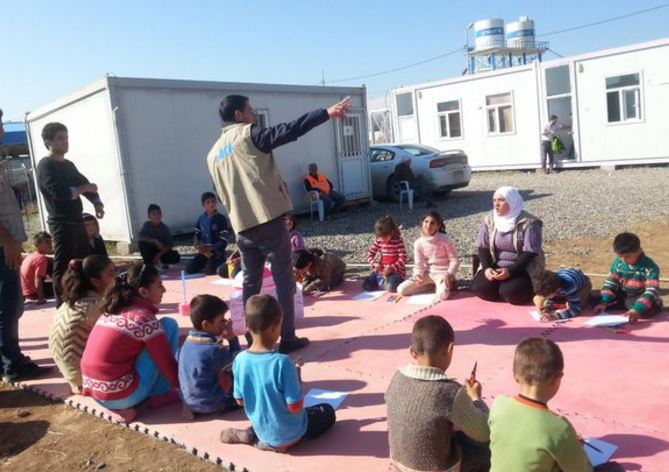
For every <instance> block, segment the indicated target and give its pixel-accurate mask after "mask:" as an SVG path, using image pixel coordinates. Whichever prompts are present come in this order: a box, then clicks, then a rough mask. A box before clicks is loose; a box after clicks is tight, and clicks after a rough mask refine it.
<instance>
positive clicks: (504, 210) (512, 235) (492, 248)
mask: <svg viewBox="0 0 669 472" xmlns="http://www.w3.org/2000/svg"><path fill="white" fill-rule="evenodd" d="M492 202H493V210H492V212H490V213H489V214H487V215H486V216H485V218H484V221H483V224H482V225H481V229H480V230H479V234H478V236H477V238H476V248H477V250H478V255H479V259H480V261H481V269H480V270H479V271H478V272H477V273H476V275H475V276H474V280H473V281H472V292H473V293H474V294H475V295H477V296H478V297H480V298H482V299H484V300H489V301H498V300H502V301H505V302H507V303H512V304H514V305H520V304H523V303H527V302H529V301H531V300H532V296H533V295H534V288H533V285H535V284H537V283H538V278H539V276H540V275H541V273H542V272H543V270H544V268H545V259H544V253H543V250H542V249H541V226H542V223H541V220H539V219H538V218H536V217H535V216H533V215H531V214H529V213H528V212H526V211H524V210H523V208H524V206H525V203H524V202H523V198H522V197H521V196H520V193H519V192H518V189H516V188H514V187H500V188H499V189H497V191H496V192H495V194H494V196H493V199H492Z"/></svg>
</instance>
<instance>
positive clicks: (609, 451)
mask: <svg viewBox="0 0 669 472" xmlns="http://www.w3.org/2000/svg"><path fill="white" fill-rule="evenodd" d="M583 442H584V443H585V444H583V450H584V451H585V453H586V455H587V456H588V460H589V461H590V464H592V466H593V467H597V466H598V465H601V464H603V463H605V462H608V461H609V459H611V456H612V455H613V453H614V452H616V450H617V449H618V446H616V445H615V444H611V443H609V442H606V441H602V440H601V439H592V438H585V439H583ZM588 444H591V445H593V446H595V447H596V448H597V449H599V451H602V452H599V451H596V450H595V449H593V448H592V447H590V446H588Z"/></svg>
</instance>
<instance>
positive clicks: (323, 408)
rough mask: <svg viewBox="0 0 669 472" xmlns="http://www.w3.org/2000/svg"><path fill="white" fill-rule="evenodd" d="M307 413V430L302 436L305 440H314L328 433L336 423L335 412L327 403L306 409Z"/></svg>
mask: <svg viewBox="0 0 669 472" xmlns="http://www.w3.org/2000/svg"><path fill="white" fill-rule="evenodd" d="M305 411H306V412H307V430H306V431H305V433H304V436H302V437H303V438H305V439H314V438H317V437H318V436H320V435H321V434H323V433H324V432H325V431H327V430H328V429H329V428H330V427H331V426H332V425H333V424H334V423H335V410H334V408H332V406H331V405H329V404H327V403H319V404H318V405H314V406H309V407H307V408H305Z"/></svg>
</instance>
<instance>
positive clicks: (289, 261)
mask: <svg viewBox="0 0 669 472" xmlns="http://www.w3.org/2000/svg"><path fill="white" fill-rule="evenodd" d="M237 247H238V248H239V252H240V254H241V256H242V271H243V273H244V283H243V285H242V294H243V295H242V296H243V299H244V305H245V306H246V301H247V300H248V299H249V298H251V296H253V295H257V294H258V293H260V288H261V287H262V279H263V270H264V267H265V261H266V260H267V259H269V260H270V262H271V263H272V277H273V278H274V284H275V285H276V295H277V299H278V300H279V304H280V305H281V309H282V310H283V324H282V325H281V340H282V341H289V340H292V339H294V338H295V276H294V275H293V257H292V250H291V247H290V235H289V234H288V230H287V229H286V225H285V223H284V222H283V216H280V217H278V218H274V219H273V220H270V221H268V222H266V223H263V224H261V225H258V226H254V227H252V228H249V229H246V230H244V231H240V232H239V235H238V238H237Z"/></svg>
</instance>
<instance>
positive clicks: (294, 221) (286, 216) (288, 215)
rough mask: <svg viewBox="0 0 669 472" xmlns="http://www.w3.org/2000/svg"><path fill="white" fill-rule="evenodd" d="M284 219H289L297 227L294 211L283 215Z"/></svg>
mask: <svg viewBox="0 0 669 472" xmlns="http://www.w3.org/2000/svg"><path fill="white" fill-rule="evenodd" d="M283 219H284V220H288V221H290V222H291V223H292V224H293V229H295V228H297V221H296V220H295V215H293V214H292V213H286V214H285V215H283Z"/></svg>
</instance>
